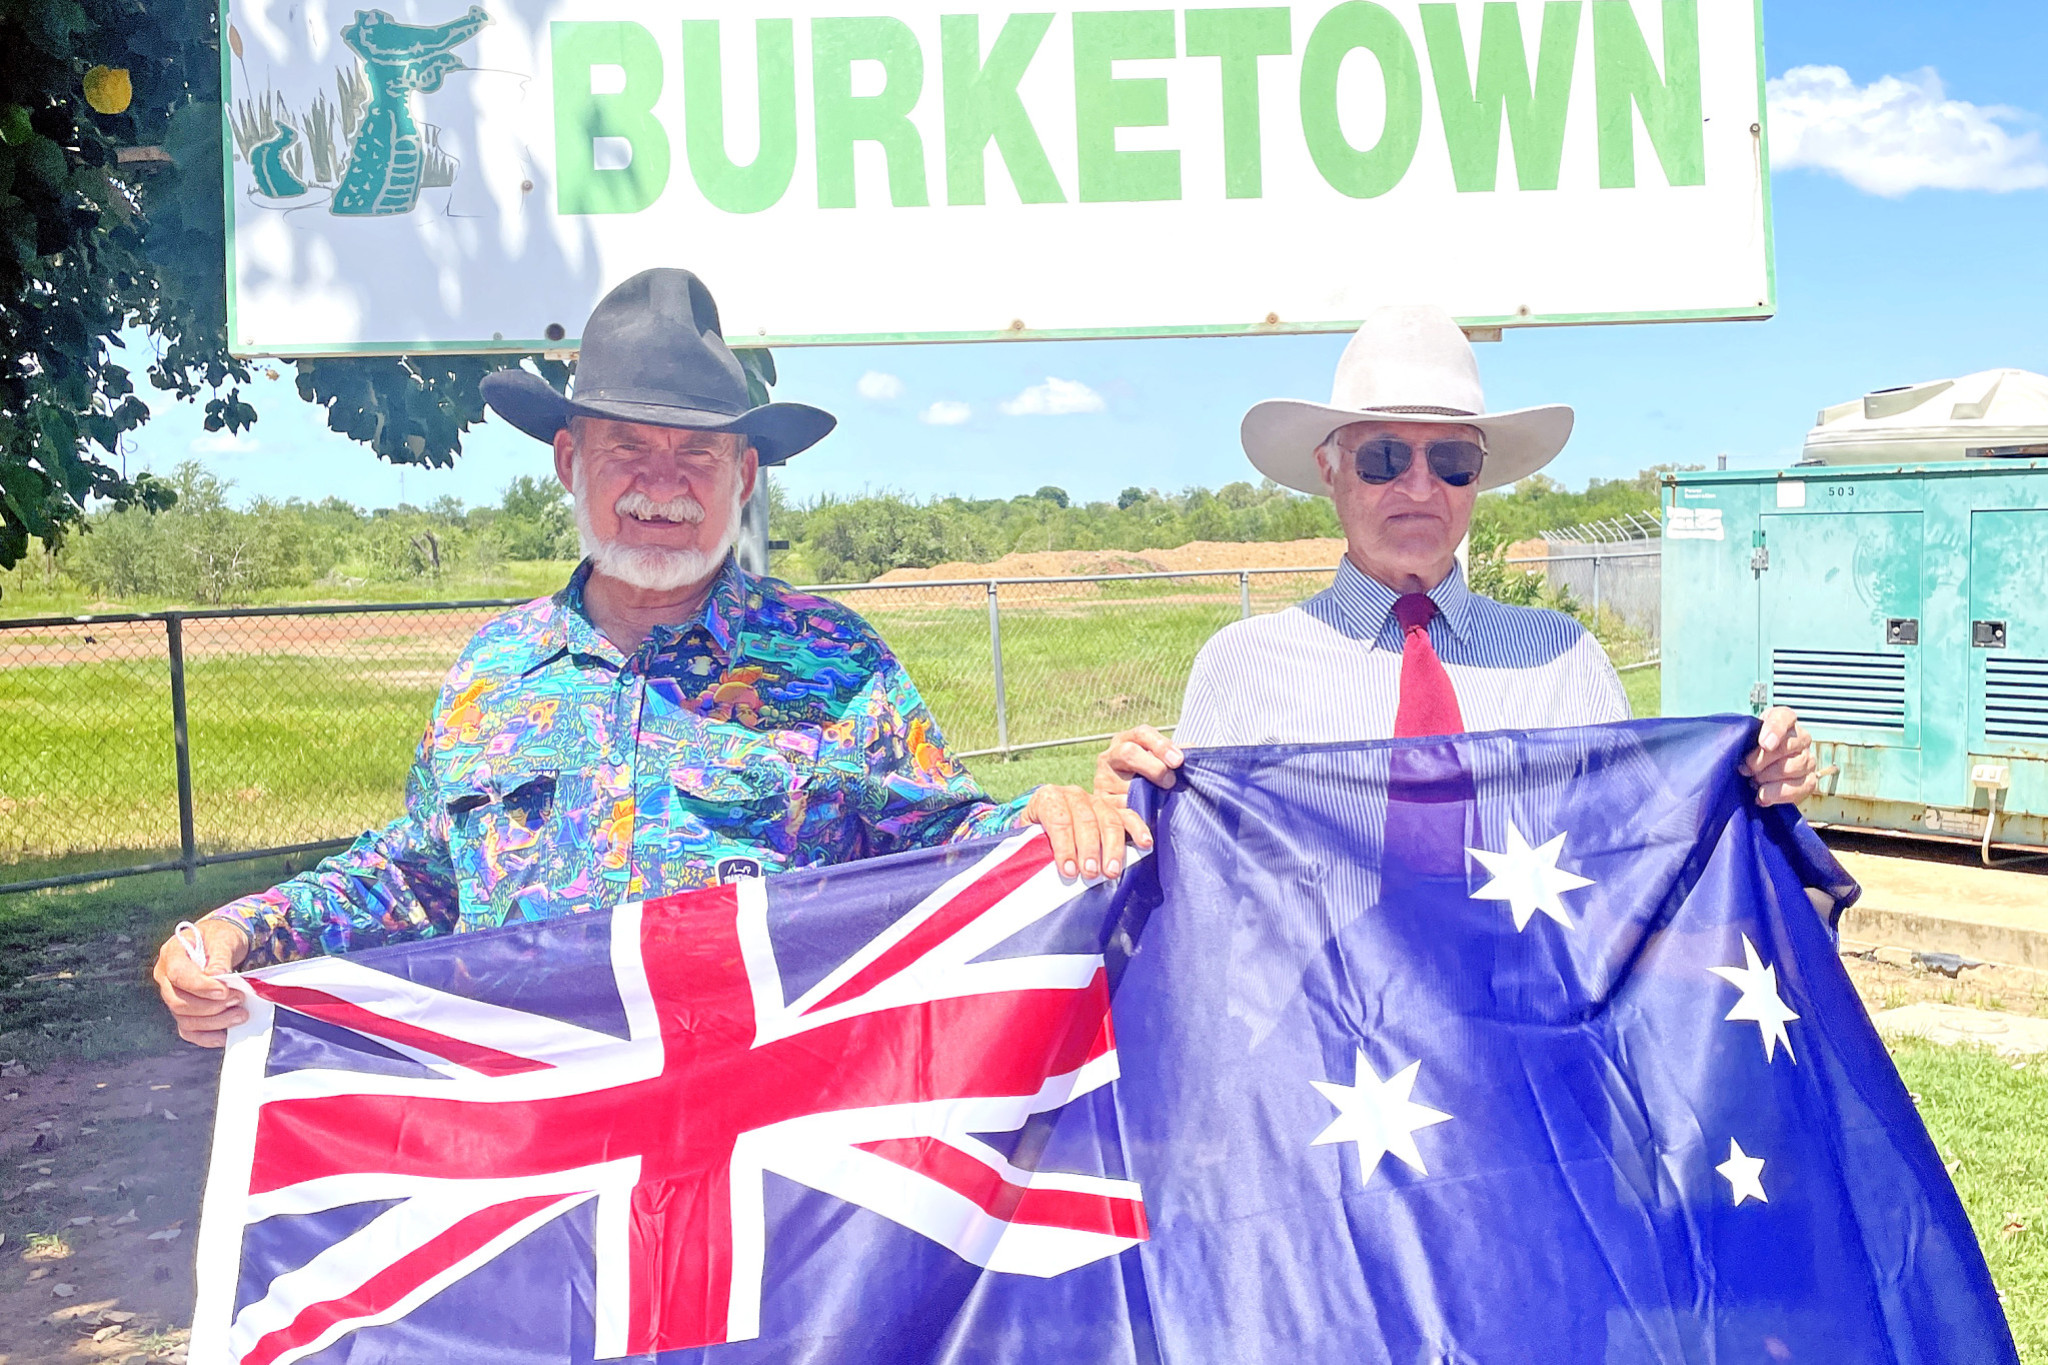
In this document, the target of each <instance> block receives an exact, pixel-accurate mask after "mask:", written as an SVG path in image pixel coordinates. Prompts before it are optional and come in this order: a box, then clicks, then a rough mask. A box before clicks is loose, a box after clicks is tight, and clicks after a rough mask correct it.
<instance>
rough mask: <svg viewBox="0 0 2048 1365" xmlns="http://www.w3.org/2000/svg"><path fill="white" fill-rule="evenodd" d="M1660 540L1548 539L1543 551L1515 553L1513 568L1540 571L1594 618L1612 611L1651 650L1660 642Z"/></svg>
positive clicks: (1661, 607)
mask: <svg viewBox="0 0 2048 1365" xmlns="http://www.w3.org/2000/svg"><path fill="white" fill-rule="evenodd" d="M1663 546H1664V542H1663V541H1661V540H1648V541H1644V540H1632V541H1618V542H1605V543H1603V542H1598V541H1586V542H1570V541H1553V542H1552V543H1551V545H1550V553H1549V554H1548V555H1546V556H1527V557H1523V556H1516V557H1513V558H1510V559H1509V560H1508V561H1507V562H1508V563H1509V564H1511V565H1513V566H1515V567H1516V568H1520V569H1523V570H1525V571H1529V572H1534V571H1535V570H1537V569H1541V570H1542V571H1543V576H1544V578H1545V580H1546V581H1547V582H1548V583H1549V584H1550V586H1551V587H1553V588H1562V589H1564V590H1566V591H1567V592H1569V593H1571V595H1572V597H1573V599H1574V600H1575V601H1577V602H1580V603H1581V604H1583V605H1585V606H1588V607H1590V608H1592V610H1593V614H1594V615H1595V616H1596V617H1598V616H1599V615H1600V614H1602V613H1607V614H1609V615H1612V616H1613V617H1614V618H1615V619H1616V620H1618V621H1620V622H1621V623H1622V624H1623V625H1625V626H1627V627H1628V628H1629V629H1630V630H1632V631H1634V632H1636V633H1637V634H1638V635H1640V636H1642V637H1643V638H1644V640H1645V641H1647V642H1648V645H1649V648H1650V650H1651V651H1652V652H1653V653H1655V652H1656V651H1657V650H1658V649H1659V647H1660V646H1661V644H1662V642H1663V638H1664V636H1663V619H1664V549H1663Z"/></svg>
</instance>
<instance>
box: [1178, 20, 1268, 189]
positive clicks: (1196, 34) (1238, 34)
mask: <svg viewBox="0 0 2048 1365" xmlns="http://www.w3.org/2000/svg"><path fill="white" fill-rule="evenodd" d="M1187 29H1188V40H1187V46H1188V56H1190V57H1221V58H1222V59H1223V62H1222V66H1223V193H1224V195H1225V197H1227V198H1230V199H1257V198H1258V197H1259V196H1260V194H1262V193H1263V192H1264V183H1265V181H1264V175H1265V170H1264V166H1265V162H1264V158H1263V156H1262V155H1261V151H1260V146H1259V58H1261V57H1284V56H1286V55H1287V54H1288V53H1290V52H1292V51H1294V37H1293V35H1292V34H1291V33H1290V32H1289V31H1288V12H1287V11H1286V10H1285V9H1191V10H1189V11H1188V13H1187Z"/></svg>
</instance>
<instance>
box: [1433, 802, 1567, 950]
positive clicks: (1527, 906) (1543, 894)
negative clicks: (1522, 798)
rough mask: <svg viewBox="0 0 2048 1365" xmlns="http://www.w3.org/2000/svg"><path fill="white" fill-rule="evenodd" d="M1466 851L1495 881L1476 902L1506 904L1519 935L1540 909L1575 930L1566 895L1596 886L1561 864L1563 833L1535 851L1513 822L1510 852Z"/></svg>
mask: <svg viewBox="0 0 2048 1365" xmlns="http://www.w3.org/2000/svg"><path fill="white" fill-rule="evenodd" d="M1465 851H1466V852H1467V853H1469V854H1471V855H1472V856H1473V857H1475V858H1477V859H1478V860H1479V861H1480V862H1481V863H1483V864H1485V866H1486V870H1487V871H1488V872H1491V873H1492V874H1493V880H1492V881H1490V882H1488V883H1487V884H1486V885H1484V886H1482V887H1480V888H1479V889H1478V890H1477V891H1474V892H1473V893H1472V899H1473V900H1476V901H1477V900H1488V901H1506V902H1507V903H1508V908H1509V909H1510V910H1512V911H1513V912H1514V916H1515V932H1516V933H1520V932H1521V931H1522V930H1524V929H1526V928H1528V927H1529V921H1530V919H1532V918H1533V917H1534V916H1535V914H1536V912H1537V911H1538V910H1541V911H1542V912H1543V913H1544V914H1546V915H1548V916H1550V917H1551V918H1552V919H1554V920H1556V921H1557V922H1558V923H1559V924H1562V925H1563V926H1564V927H1565V928H1567V929H1569V928H1571V925H1572V921H1571V917H1570V916H1569V915H1567V914H1566V913H1565V909H1564V893H1565V892H1567V891H1573V890H1576V889H1578V888H1579V887H1581V886H1591V885H1592V884H1593V882H1592V879H1591V878H1589V877H1581V876H1579V875H1578V874H1577V873H1575V872H1567V871H1565V870H1564V869H1563V868H1561V867H1559V866H1558V865H1557V857H1558V855H1559V854H1560V853H1562V852H1564V836H1563V835H1562V834H1560V835H1558V836H1557V837H1556V838H1555V839H1552V840H1551V841H1550V842H1549V843H1547V844H1544V845H1543V846H1542V847H1541V848H1531V847H1529V841H1528V840H1527V839H1524V838H1523V837H1522V831H1520V830H1519V829H1516V828H1515V824H1514V821H1512V820H1510V821H1509V822H1508V851H1507V852H1505V853H1490V852H1488V851H1487V850H1485V849H1483V848H1468V849H1466V850H1465Z"/></svg>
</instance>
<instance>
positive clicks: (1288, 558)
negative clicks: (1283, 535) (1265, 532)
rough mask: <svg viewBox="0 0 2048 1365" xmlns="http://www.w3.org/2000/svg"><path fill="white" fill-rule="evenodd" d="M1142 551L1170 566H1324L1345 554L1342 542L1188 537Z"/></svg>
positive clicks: (1193, 567) (1200, 567) (1216, 567)
mask: <svg viewBox="0 0 2048 1365" xmlns="http://www.w3.org/2000/svg"><path fill="white" fill-rule="evenodd" d="M1145 553H1146V554H1147V555H1149V556H1150V557H1151V558H1153V559H1156V560H1158V561H1159V562H1160V563H1161V564H1162V565H1164V566H1165V567H1166V568H1169V569H1327V568H1331V567H1333V566H1334V565H1335V564H1336V563H1337V561H1338V560H1340V559H1342V558H1343V557H1344V542H1343V541H1341V540H1336V539H1329V540H1245V541H1237V540H1191V541H1189V542H1188V543H1187V544H1185V545H1181V546H1176V547H1175V548H1174V549H1171V550H1147V551H1146V552H1145Z"/></svg>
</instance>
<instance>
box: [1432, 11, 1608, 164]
mask: <svg viewBox="0 0 2048 1365" xmlns="http://www.w3.org/2000/svg"><path fill="white" fill-rule="evenodd" d="M1421 10H1422V36H1423V38H1424V40H1425V41H1426V42H1427V44H1428V46H1429V67H1430V71H1431V72H1432V74H1434V75H1435V77H1436V103H1437V109H1438V111H1439V113H1441V114H1442V116H1443V123H1444V142H1445V143H1446V144H1447V145H1448V146H1449V148H1450V152H1451V177H1452V179H1453V180H1455V181H1456V182H1457V186H1458V189H1459V190H1460V191H1463V192H1465V193H1471V192H1473V191H1486V190H1491V189H1493V188H1494V183H1495V178H1496V177H1497V176H1498V174H1499V171H1500V121H1501V114H1502V113H1503V111H1505V113H1506V114H1507V121H1508V136H1509V137H1510V138H1511V139H1512V140H1513V142H1514V147H1515V181H1516V183H1517V184H1518V185H1520V186H1521V187H1522V188H1523V189H1525V190H1554V189H1556V188H1557V168H1558V165H1559V163H1560V162H1561V161H1563V159H1564V116H1565V110H1566V107H1567V105H1568V104H1569V103H1570V100H1571V93H1572V62H1573V59H1574V57H1575V56H1576V55H1577V53H1578V47H1579V0H1549V3H1548V4H1546V5H1544V7H1543V37H1542V39H1541V40H1540V45H1539V46H1538V47H1537V49H1536V79H1535V82H1534V83H1533V84H1532V83H1531V82H1530V80H1529V56H1528V51H1527V49H1526V48H1524V46H1523V44H1522V20H1521V15H1520V12H1519V11H1518V10H1517V8H1516V7H1515V6H1514V5H1513V4H1512V3H1506V2H1504V0H1496V2H1495V3H1489V4H1488V5H1487V6H1486V7H1485V9H1484V10H1483V11H1481V18H1480V21H1479V69H1478V71H1477V72H1476V73H1475V74H1474V75H1473V77H1472V83H1471V84H1470V85H1467V84H1466V83H1465V76H1466V72H1467V70H1468V69H1469V68H1468V67H1467V66H1466V62H1465V35H1464V32H1463V31H1462V30H1461V29H1460V28H1459V26H1458V7H1457V6H1456V5H1423V6H1422V7H1421Z"/></svg>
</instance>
